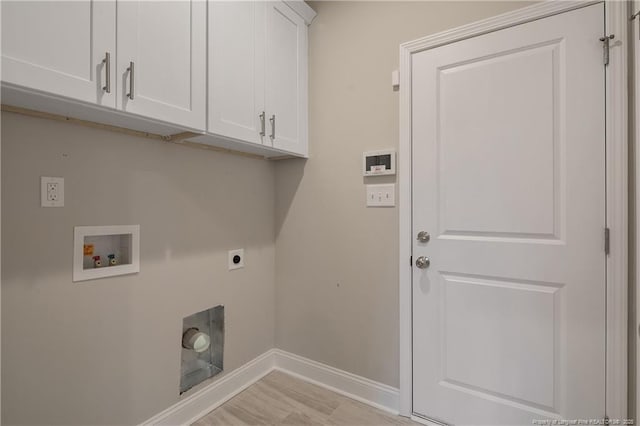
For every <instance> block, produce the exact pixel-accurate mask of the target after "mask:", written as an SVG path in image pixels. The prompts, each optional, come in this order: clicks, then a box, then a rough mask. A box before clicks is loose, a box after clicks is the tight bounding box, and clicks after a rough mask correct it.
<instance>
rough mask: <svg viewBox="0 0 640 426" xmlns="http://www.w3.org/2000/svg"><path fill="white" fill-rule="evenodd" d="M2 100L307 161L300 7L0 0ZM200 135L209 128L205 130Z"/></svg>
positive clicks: (210, 1)
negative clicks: (0, 12) (0, 23)
mask: <svg viewBox="0 0 640 426" xmlns="http://www.w3.org/2000/svg"><path fill="white" fill-rule="evenodd" d="M0 4H1V7H2V96H3V102H5V103H7V104H8V105H11V106H14V107H18V108H26V109H33V110H38V111H43V112H49V113H52V114H56V115H63V116H68V117H74V118H78V119H80V120H86V121H94V122H99V123H104V124H108V125H114V126H118V127H124V128H129V129H134V130H139V131H143V132H147V133H154V134H161V135H165V136H170V135H175V134H181V135H184V134H185V132H192V133H195V134H196V135H193V136H190V137H189V140H190V141H192V142H196V143H203V144H209V145H214V146H218V147H221V148H224V149H229V150H234V151H244V152H248V153H252V154H257V155H264V156H265V157H279V156H282V155H296V156H303V157H306V156H307V155H308V141H307V121H308V119H307V90H308V89H307V72H308V71H307V25H309V24H310V23H311V21H312V20H313V18H314V16H315V12H314V11H313V10H312V9H311V8H310V7H309V6H308V5H307V4H306V3H304V2H303V1H300V0H292V1H262V0H256V1H238V0H233V1H219V0H65V1H50V0H48V1H47V0H43V1H27V0H24V1H13V0H11V1H1V3H0ZM205 131H206V133H205Z"/></svg>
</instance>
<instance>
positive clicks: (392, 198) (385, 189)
mask: <svg viewBox="0 0 640 426" xmlns="http://www.w3.org/2000/svg"><path fill="white" fill-rule="evenodd" d="M395 205H396V186H395V184H393V183H390V184H385V185H367V207H393V206H395Z"/></svg>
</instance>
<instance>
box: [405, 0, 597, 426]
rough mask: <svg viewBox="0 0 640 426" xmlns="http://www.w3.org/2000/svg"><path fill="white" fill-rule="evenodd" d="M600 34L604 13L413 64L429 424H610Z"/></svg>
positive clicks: (479, 40)
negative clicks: (556, 421)
mask: <svg viewBox="0 0 640 426" xmlns="http://www.w3.org/2000/svg"><path fill="white" fill-rule="evenodd" d="M603 34H604V5H603V4H602V3H601V4H596V5H592V6H588V7H583V8H581V9H578V10H574V11H571V12H567V13H563V14H559V15H555V16H552V17H549V18H546V19H541V20H537V21H533V22H530V23H527V24H523V25H519V26H515V27H511V28H508V29H504V30H501V31H497V32H493V33H489V34H486V35H482V36H478V37H474V38H471V39H467V40H464V41H460V42H457V43H452V44H449V45H445V46H442V47H438V48H434V49H431V50H426V51H422V52H420V53H416V54H414V55H413V57H412V69H411V75H412V87H411V93H412V135H413V139H412V145H413V158H412V170H413V172H412V173H413V232H414V236H413V240H414V245H413V260H414V262H416V260H417V259H418V258H419V257H421V256H423V257H426V258H429V259H430V266H428V267H426V268H424V269H421V268H419V267H417V266H415V264H414V272H413V411H414V413H416V414H417V415H419V416H423V417H427V418H431V419H434V420H438V421H441V422H444V423H450V424H492V425H495V424H510V425H514V424H527V425H530V424H532V421H533V420H534V419H560V418H562V419H590V418H592V419H595V418H602V417H603V416H604V415H605V286H606V282H605V252H604V238H603V235H604V227H605V158H604V153H605V111H604V106H605V93H604V81H605V80H604V78H605V75H604V66H603V50H602V43H601V42H600V41H599V38H600V37H602V35H603ZM419 231H427V232H428V233H430V234H431V238H430V240H429V241H428V242H420V241H418V240H417V239H416V236H417V234H418V232H419Z"/></svg>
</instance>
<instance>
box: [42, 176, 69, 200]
mask: <svg viewBox="0 0 640 426" xmlns="http://www.w3.org/2000/svg"><path fill="white" fill-rule="evenodd" d="M40 205H41V206H42V207H64V178H61V177H46V176H42V177H41V178H40Z"/></svg>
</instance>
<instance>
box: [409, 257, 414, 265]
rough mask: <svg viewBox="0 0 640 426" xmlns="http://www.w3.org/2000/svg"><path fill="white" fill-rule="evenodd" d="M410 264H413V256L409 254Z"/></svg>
mask: <svg viewBox="0 0 640 426" xmlns="http://www.w3.org/2000/svg"><path fill="white" fill-rule="evenodd" d="M409 266H413V256H409Z"/></svg>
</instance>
